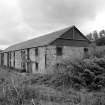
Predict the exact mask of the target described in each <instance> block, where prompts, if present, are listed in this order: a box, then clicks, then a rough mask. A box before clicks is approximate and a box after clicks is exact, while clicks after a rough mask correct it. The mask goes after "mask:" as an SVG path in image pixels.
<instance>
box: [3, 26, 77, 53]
mask: <svg viewBox="0 0 105 105" xmlns="http://www.w3.org/2000/svg"><path fill="white" fill-rule="evenodd" d="M73 27H75V26H72V27H67V28H64V29H61V30H59V31H56V32H52V33H49V34H47V35H43V36H40V37H37V38H34V39H31V40H28V41H24V42H22V43H19V44H15V45H12V46H10V47H8V48H7V49H5V50H4V52H8V51H13V50H19V49H25V48H32V47H38V46H45V45H49V44H50V43H51V42H52V41H54V40H55V39H57V38H59V37H60V36H61V35H63V34H64V33H65V32H66V31H68V30H70V29H71V28H73Z"/></svg>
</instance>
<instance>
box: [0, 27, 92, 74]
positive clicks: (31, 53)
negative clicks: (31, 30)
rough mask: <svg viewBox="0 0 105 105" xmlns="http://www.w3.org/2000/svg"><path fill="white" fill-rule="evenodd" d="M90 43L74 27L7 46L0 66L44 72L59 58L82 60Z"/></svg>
mask: <svg viewBox="0 0 105 105" xmlns="http://www.w3.org/2000/svg"><path fill="white" fill-rule="evenodd" d="M89 43H90V41H89V40H88V39H87V38H86V37H85V36H84V35H83V34H82V33H81V32H80V31H79V30H78V29H77V28H76V27H75V26H72V27H67V28H64V29H62V30H59V31H56V32H53V33H50V34H47V35H44V36H41V37H38V38H34V39H31V40H28V41H25V42H22V43H19V44H15V45H13V46H10V47H8V48H7V49H5V50H4V51H3V52H2V53H0V65H1V66H6V67H10V68H14V69H17V70H20V71H22V70H24V71H25V72H31V73H46V72H47V69H48V68H50V67H51V66H53V65H55V64H56V63H57V62H59V61H61V60H62V59H66V58H69V59H73V58H82V57H83V56H84V54H85V53H87V51H88V49H87V48H88V46H89Z"/></svg>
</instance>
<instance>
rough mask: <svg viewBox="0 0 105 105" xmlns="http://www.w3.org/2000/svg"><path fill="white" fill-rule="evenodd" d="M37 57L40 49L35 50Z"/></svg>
mask: <svg viewBox="0 0 105 105" xmlns="http://www.w3.org/2000/svg"><path fill="white" fill-rule="evenodd" d="M35 55H36V56H38V48H35Z"/></svg>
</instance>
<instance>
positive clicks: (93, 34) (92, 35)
mask: <svg viewBox="0 0 105 105" xmlns="http://www.w3.org/2000/svg"><path fill="white" fill-rule="evenodd" d="M86 37H87V38H88V39H89V40H91V41H92V40H97V39H100V38H103V37H105V30H104V29H103V30H101V31H99V32H97V30H95V31H93V32H91V33H89V34H87V35H86Z"/></svg>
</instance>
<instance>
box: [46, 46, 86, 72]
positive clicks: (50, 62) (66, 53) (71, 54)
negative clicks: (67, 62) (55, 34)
mask: <svg viewBox="0 0 105 105" xmlns="http://www.w3.org/2000/svg"><path fill="white" fill-rule="evenodd" d="M62 48H63V49H62V56H57V55H56V46H48V47H47V49H46V52H47V53H46V55H47V57H46V62H47V64H46V66H47V70H50V69H51V68H52V66H54V65H55V64H56V63H58V62H61V61H62V60H64V59H71V60H72V59H80V58H83V56H84V47H71V46H63V47H62ZM47 72H48V71H47Z"/></svg>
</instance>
